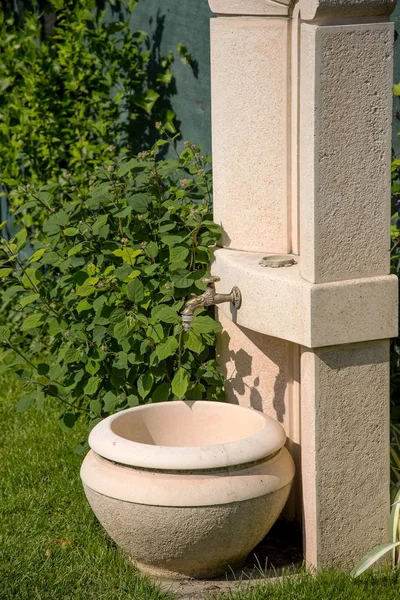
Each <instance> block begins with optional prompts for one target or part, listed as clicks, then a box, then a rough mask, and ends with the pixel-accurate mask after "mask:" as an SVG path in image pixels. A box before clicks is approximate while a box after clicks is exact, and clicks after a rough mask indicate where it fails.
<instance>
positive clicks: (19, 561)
mask: <svg viewBox="0 0 400 600" xmlns="http://www.w3.org/2000/svg"><path fill="white" fill-rule="evenodd" d="M16 391H17V385H16V383H15V382H14V380H13V377H4V376H2V377H1V378H0V423H1V439H0V456H1V458H0V464H1V470H2V473H1V483H0V489H1V496H0V498H1V500H0V503H1V506H0V514H1V522H0V598H1V600H11V599H13V600H50V599H51V600H53V599H54V600H69V599H71V600H119V599H122V598H123V599H124V600H125V599H132V600H133V599H134V600H166V599H167V598H168V596H167V595H166V594H163V593H161V592H160V591H159V590H158V589H157V588H156V587H155V586H153V585H151V584H150V583H149V582H148V580H147V579H145V578H143V577H139V576H138V575H137V574H136V572H135V571H134V569H133V568H132V566H131V565H130V564H129V562H128V561H127V560H126V559H125V558H124V557H123V556H122V554H121V553H120V552H119V551H118V550H117V549H116V548H115V546H114V545H113V544H112V542H111V541H109V539H108V538H107V535H106V534H105V532H104V530H103V529H102V527H101V526H100V525H99V524H98V522H97V521H96V519H95V517H94V515H93V512H92V510H91V508H90V507H89V505H88V503H87V501H86V498H85V495H84V493H83V490H82V486H81V482H80V478H79V468H80V464H81V462H82V457H81V456H78V455H77V454H75V453H74V449H75V448H76V446H77V444H78V443H79V442H81V441H82V440H83V439H85V428H84V426H83V425H82V426H79V424H78V425H77V426H76V429H73V430H72V431H71V432H69V433H64V432H62V431H61V429H60V428H59V426H58V423H57V410H55V411H50V412H36V411H28V412H25V413H17V412H16V411H15V405H16Z"/></svg>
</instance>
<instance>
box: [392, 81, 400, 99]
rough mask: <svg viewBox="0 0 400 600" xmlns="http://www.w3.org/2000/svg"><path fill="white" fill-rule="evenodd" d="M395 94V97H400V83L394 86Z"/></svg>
mask: <svg viewBox="0 0 400 600" xmlns="http://www.w3.org/2000/svg"><path fill="white" fill-rule="evenodd" d="M393 94H394V95H395V96H400V83H397V84H396V85H394V86H393Z"/></svg>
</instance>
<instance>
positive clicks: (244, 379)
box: [217, 310, 301, 520]
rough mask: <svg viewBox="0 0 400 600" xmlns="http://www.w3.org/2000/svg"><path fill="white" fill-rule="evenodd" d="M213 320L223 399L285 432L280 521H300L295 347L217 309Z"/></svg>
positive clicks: (298, 382) (296, 359)
mask: <svg viewBox="0 0 400 600" xmlns="http://www.w3.org/2000/svg"><path fill="white" fill-rule="evenodd" d="M218 320H219V321H220V323H221V325H222V329H223V331H222V333H221V334H220V335H219V336H218V339H217V359H218V362H219V364H220V365H221V368H222V373H223V375H224V377H225V390H226V394H227V399H228V401H229V402H232V403H234V404H240V405H241V406H246V407H252V408H255V409H256V410H260V411H261V412H263V413H265V414H267V415H269V416H270V417H273V418H274V419H276V420H277V421H278V422H279V423H281V424H282V426H283V427H284V429H285V432H286V435H287V442H286V447H287V448H288V450H289V451H290V453H291V455H292V457H293V460H294V462H295V465H296V477H295V482H294V485H293V489H292V492H291V496H290V498H289V501H288V503H287V504H286V507H285V510H284V512H283V515H282V516H283V517H284V518H285V519H289V520H293V519H297V520H301V494H300V489H299V488H300V466H301V465H300V433H299V421H300V404H299V402H300V398H299V385H300V381H299V348H298V346H296V345H294V344H291V343H290V342H287V341H285V340H282V339H278V338H274V337H270V336H267V335H263V334H261V333H257V332H255V331H251V330H250V329H246V328H244V327H239V326H238V325H236V324H235V323H233V322H232V321H231V320H230V319H229V318H228V317H226V316H225V315H224V314H223V313H222V312H221V311H220V310H219V311H218Z"/></svg>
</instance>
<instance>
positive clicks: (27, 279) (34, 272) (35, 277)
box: [21, 267, 43, 290]
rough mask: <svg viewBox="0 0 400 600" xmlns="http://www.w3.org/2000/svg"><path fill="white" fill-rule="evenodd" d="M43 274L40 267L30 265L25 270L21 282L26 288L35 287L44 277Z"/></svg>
mask: <svg viewBox="0 0 400 600" xmlns="http://www.w3.org/2000/svg"><path fill="white" fill-rule="evenodd" d="M42 277H43V275H42V273H41V272H40V271H39V269H34V268H33V267H29V268H28V269H25V270H24V274H23V275H22V277H21V283H22V285H23V286H24V287H25V288H26V289H28V290H29V289H34V288H35V286H37V284H38V283H39V281H40V280H41V279H42Z"/></svg>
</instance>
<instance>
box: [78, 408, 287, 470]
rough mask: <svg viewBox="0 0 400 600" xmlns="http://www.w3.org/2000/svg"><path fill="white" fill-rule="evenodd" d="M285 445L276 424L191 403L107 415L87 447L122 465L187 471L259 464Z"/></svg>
mask: <svg viewBox="0 0 400 600" xmlns="http://www.w3.org/2000/svg"><path fill="white" fill-rule="evenodd" d="M285 440H286V436H285V433H284V430H283V429H282V427H281V426H280V425H279V423H277V422H276V421H275V420H274V419H272V418H271V417H268V416H266V415H264V414H262V413H260V412H258V411H255V410H252V409H248V408H243V407H241V406H237V405H234V404H225V403H220V402H210V401H206V400H205V401H200V400H196V401H178V402H173V403H171V402H168V403H160V404H149V405H145V406H139V407H135V408H131V409H127V410H124V411H122V412H120V413H117V414H115V415H112V416H110V417H108V418H106V419H104V421H102V422H101V423H99V424H98V425H96V427H95V428H94V429H93V431H92V432H91V434H90V437H89V445H90V447H91V448H92V450H94V451H95V452H96V453H97V454H99V455H100V456H102V457H104V458H106V459H108V460H111V461H114V462H116V463H119V464H123V465H129V466H133V467H140V468H148V469H161V470H164V469H165V470H180V471H183V470H190V471H193V470H204V469H218V468H225V467H227V466H237V465H245V464H249V463H253V462H256V461H259V460H262V459H265V458H266V457H269V456H271V455H273V454H275V453H276V452H278V451H279V450H280V449H281V448H282V446H283V445H284V443H285Z"/></svg>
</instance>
